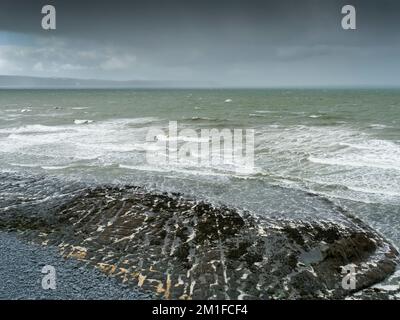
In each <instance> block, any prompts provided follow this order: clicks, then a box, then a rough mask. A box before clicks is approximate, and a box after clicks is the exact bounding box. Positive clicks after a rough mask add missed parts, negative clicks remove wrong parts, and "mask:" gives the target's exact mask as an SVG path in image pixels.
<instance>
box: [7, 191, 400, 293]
mask: <svg viewBox="0 0 400 320" xmlns="http://www.w3.org/2000/svg"><path fill="white" fill-rule="evenodd" d="M0 227H1V228H2V229H3V230H4V229H6V230H17V231H20V232H21V233H22V234H23V235H24V236H25V237H27V238H29V239H32V240H35V241H40V242H41V243H42V244H43V245H53V246H58V247H59V249H60V251H61V254H62V255H63V256H65V257H69V258H75V259H78V260H81V261H82V262H84V263H87V264H90V265H93V266H95V267H97V268H99V269H101V270H102V271H104V272H105V273H107V274H109V275H110V276H114V277H117V278H119V279H120V280H121V281H123V282H126V283H131V284H132V285H139V286H141V287H142V288H144V289H148V290H151V291H153V292H155V293H156V294H157V295H158V296H159V297H160V298H168V299H227V298H231V299H237V298H239V299H287V298H289V299H297V298H303V299H315V298H323V299H324V298H335V299H341V298H345V297H347V296H349V295H351V294H352V293H354V292H356V291H360V290H362V289H364V288H368V287H370V286H371V285H373V284H375V283H377V282H380V281H382V280H383V279H385V278H386V277H387V276H389V275H390V274H392V273H393V272H394V270H395V268H396V265H397V262H398V253H397V251H396V249H395V248H394V247H393V246H392V245H391V244H390V243H388V242H387V241H386V240H385V239H383V238H382V237H381V236H380V235H378V234H377V233H375V232H374V231H373V230H371V229H370V228H368V227H367V226H365V225H364V224H363V223H362V222H361V221H358V220H356V219H355V220H353V221H349V223H348V224H346V225H338V224H335V223H333V222H307V221H288V220H272V219H268V218H262V217H259V216H257V217H255V216H252V215H250V214H249V213H246V212H239V211H237V210H234V209H231V208H228V207H223V206H222V207H215V206H213V205H211V204H208V203H204V202H198V201H195V200H191V199H186V198H185V197H183V196H182V195H179V194H157V193H153V192H149V191H146V190H144V189H141V188H138V187H130V186H127V187H97V188H87V189H84V190H81V191H79V192H77V194H76V195H75V196H74V197H72V198H71V199H69V200H68V201H65V202H64V204H63V205H61V206H54V207H52V206H50V207H49V206H48V207H47V208H46V212H45V213H42V214H37V213H35V212H32V211H31V212H30V213H27V211H26V210H25V211H18V208H17V209H16V207H15V206H13V207H12V208H11V209H10V210H7V209H5V210H3V211H2V213H1V215H0ZM349 264H353V265H354V266H355V269H356V271H357V274H356V288H355V289H354V290H352V289H350V290H346V289H344V288H343V287H342V279H343V276H344V275H343V274H342V272H341V271H342V270H341V267H342V266H345V265H349Z"/></svg>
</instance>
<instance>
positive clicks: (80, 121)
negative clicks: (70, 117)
mask: <svg viewBox="0 0 400 320" xmlns="http://www.w3.org/2000/svg"><path fill="white" fill-rule="evenodd" d="M93 122H94V120H84V119H82V120H79V119H76V120H74V123H75V124H89V123H93Z"/></svg>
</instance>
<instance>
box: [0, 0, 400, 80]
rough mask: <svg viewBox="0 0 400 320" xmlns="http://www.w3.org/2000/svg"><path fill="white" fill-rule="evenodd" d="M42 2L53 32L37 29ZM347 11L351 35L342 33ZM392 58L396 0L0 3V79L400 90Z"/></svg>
mask: <svg viewBox="0 0 400 320" xmlns="http://www.w3.org/2000/svg"><path fill="white" fill-rule="evenodd" d="M82 2H84V4H82ZM45 4H53V5H54V6H55V7H56V10H57V29H56V30H55V31H46V30H43V29H42V28H41V19H42V16H43V15H42V14H41V8H42V6H43V5H45ZM345 4H352V5H354V6H355V7H356V10H357V30H343V29H342V28H341V18H342V14H341V8H342V6H343V5H345ZM399 57H400V1H396V0H390V1H389V0H371V1H370V0H362V1H355V0H346V1H335V0H331V1H322V0H319V1H318V0H314V1H310V0H307V1H301V0H297V1H288V0H276V1H268V0H262V1H261V0H260V1H259V0H242V1H238V0H220V1H218V0H198V1H191V0H182V1H177V0H175V1H174V0H172V1H171V0H170V1H168V0H163V1H162V0H159V1H152V0H146V1H135V0H131V1H122V0H112V1H101V0H96V1H82V0H81V1H77V0H67V1H66V0H62V1H52V0H46V1H36V0H29V1H26V0H24V1H23V0H1V2H0V74H2V75H29V76H43V77H47V76H52V77H54V76H56V77H73V78H96V79H113V80H128V79H129V80H130V79H133V80H134V79H141V80H179V81H206V82H207V81H211V82H214V83H218V84H220V85H227V86H231V85H234V86H320V85H328V86H329V85H339V86H352V85H356V86H359V85H361V86H364V85H379V86H399V85H400V59H399Z"/></svg>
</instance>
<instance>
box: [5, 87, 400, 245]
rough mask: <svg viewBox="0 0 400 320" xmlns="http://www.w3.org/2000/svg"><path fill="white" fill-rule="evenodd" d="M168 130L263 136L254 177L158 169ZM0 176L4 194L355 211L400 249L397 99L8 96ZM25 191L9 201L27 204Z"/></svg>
mask: <svg viewBox="0 0 400 320" xmlns="http://www.w3.org/2000/svg"><path fill="white" fill-rule="evenodd" d="M169 121H177V124H178V129H180V128H182V129H183V128H190V129H195V130H200V129H213V128H215V129H218V130H221V129H224V128H228V129H254V133H255V144H254V148H255V156H254V170H253V172H251V173H248V174H239V173H238V172H237V171H235V170H234V169H233V168H232V166H229V165H223V164H222V165H221V164H217V165H212V164H210V165H204V166H202V165H199V164H197V165H194V164H190V163H175V164H170V165H166V164H162V163H160V164H157V163H152V164H149V163H148V161H146V150H147V148H148V146H149V145H148V143H147V142H146V139H145V138H146V134H147V133H148V131H149V129H150V128H159V129H162V130H167V128H168V124H169ZM166 132H167V131H166ZM0 172H1V173H2V174H3V175H2V181H0V184H7V183H8V182H7V179H11V178H10V177H12V176H13V175H25V176H30V175H45V176H49V177H56V178H57V179H61V180H62V181H64V182H65V184H68V183H74V182H75V181H84V182H86V183H91V184H103V183H116V184H131V185H141V186H145V187H147V188H150V189H155V190H160V191H174V192H181V193H184V194H186V195H187V196H190V197H195V198H198V199H206V200H207V201H210V202H215V203H218V204H220V203H223V204H228V205H229V206H233V207H237V208H241V209H246V210H249V211H251V212H253V213H254V214H260V215H267V216H269V217H274V218H282V219H285V218H291V219H297V218H298V219H315V220H321V219H325V220H333V221H339V222H340V219H341V218H340V215H339V214H338V212H339V211H346V212H348V213H349V214H351V215H354V216H357V217H359V218H360V219H362V220H363V221H365V222H366V223H368V224H369V225H371V226H372V227H374V228H375V229H376V230H378V231H379V232H381V233H382V234H384V235H385V236H386V237H387V238H389V239H391V240H392V241H393V242H394V243H395V244H396V245H397V246H399V244H400V90H395V89H357V90H355V89H354V90H350V89H346V90H339V89H329V90H328V89H326V90H324V89H318V90H317V89H315V90H312V89H307V90H306V89H304V90H301V89H270V90H267V89H246V90H245V89H229V90H228V89H212V90H208V89H181V90H178V89H176V90H173V89H165V90H161V89H157V90H156V89H154V90H151V89H142V90H0ZM24 188H27V187H26V186H24V185H22V186H20V188H19V189H18V190H16V189H15V188H13V189H12V190H13V191H9V192H10V193H11V192H19V194H20V197H21V198H22V199H23V198H24V197H28V195H27V194H26V193H25V192H24ZM2 190H4V189H2ZM41 192H42V190H41V188H40V186H39V187H38V188H37V189H36V194H37V195H40V194H41ZM60 192H61V191H60ZM309 194H314V195H315V197H309V196H306V195H309ZM8 196H9V194H7V192H3V193H2V194H0V208H1V207H4V205H2V204H1V201H3V203H6V201H5V200H6V199H7V197H8ZM35 196H36V195H35V193H33V194H32V192H31V191H30V193H29V197H31V198H32V197H35ZM54 196H55V197H56V196H59V195H58V194H54ZM38 197H39V196H38Z"/></svg>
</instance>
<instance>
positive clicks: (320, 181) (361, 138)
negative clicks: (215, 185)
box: [256, 125, 400, 202]
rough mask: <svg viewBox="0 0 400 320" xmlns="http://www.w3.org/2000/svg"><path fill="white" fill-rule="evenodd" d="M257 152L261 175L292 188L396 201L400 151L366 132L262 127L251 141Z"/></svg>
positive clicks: (349, 197) (392, 142)
mask: <svg viewBox="0 0 400 320" xmlns="http://www.w3.org/2000/svg"><path fill="white" fill-rule="evenodd" d="M256 151H257V153H256V162H257V163H258V164H259V165H261V166H262V167H263V170H264V171H266V172H270V173H272V174H274V175H275V176H278V177H279V176H282V177H286V178H287V179H289V181H291V183H290V186H291V187H293V188H305V189H307V188H310V189H312V190H313V191H315V192H320V193H321V194H324V195H325V194H329V195H330V196H337V197H343V198H346V199H353V200H354V199H359V200H360V201H363V202H364V201H365V202H370V201H372V202H376V200H377V199H380V201H386V200H388V201H398V200H396V199H394V198H397V199H398V196H399V195H400V145H399V144H398V143H396V142H394V141H387V140H381V139H376V138H374V137H372V136H370V135H369V134H367V133H365V132H361V131H358V130H355V129H351V128H348V127H344V126H332V127H313V126H302V125H298V126H290V127H281V128H272V127H269V126H266V127H264V131H263V132H261V133H259V134H258V135H257V136H256ZM287 179H286V180H287ZM277 180H282V179H279V178H278V179H277ZM281 182H282V184H285V185H286V182H285V181H284V180H282V181H281ZM327 188H328V189H327ZM357 194H358V195H359V197H357Z"/></svg>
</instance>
